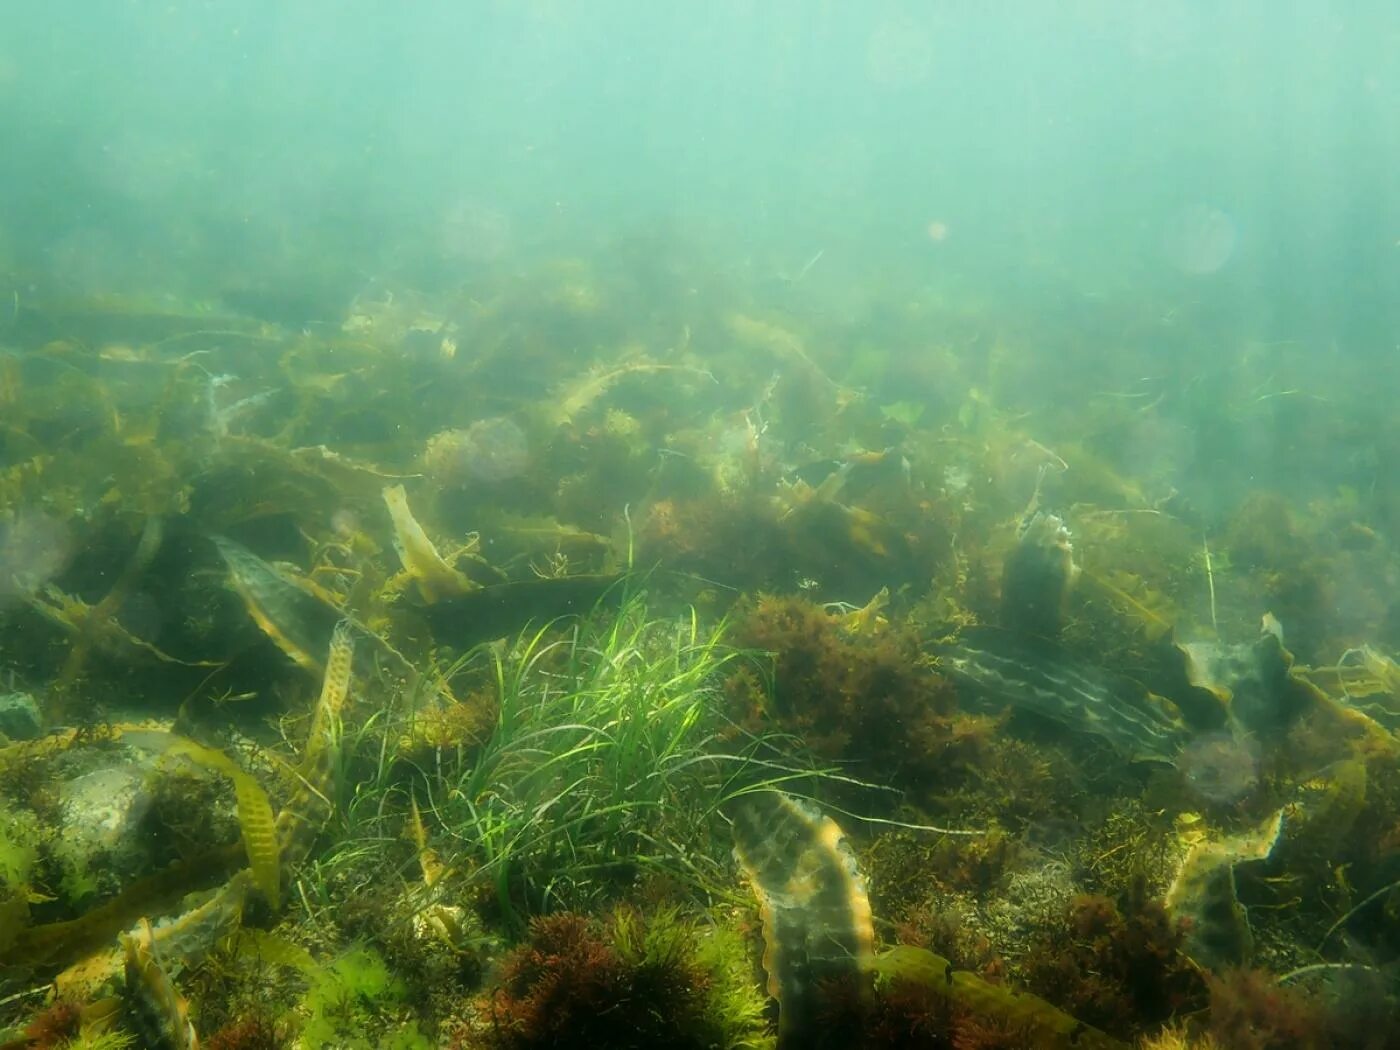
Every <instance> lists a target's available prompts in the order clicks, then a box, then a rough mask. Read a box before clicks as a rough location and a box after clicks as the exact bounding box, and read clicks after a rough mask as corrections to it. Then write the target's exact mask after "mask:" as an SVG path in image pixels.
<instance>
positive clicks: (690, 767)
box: [430, 597, 822, 925]
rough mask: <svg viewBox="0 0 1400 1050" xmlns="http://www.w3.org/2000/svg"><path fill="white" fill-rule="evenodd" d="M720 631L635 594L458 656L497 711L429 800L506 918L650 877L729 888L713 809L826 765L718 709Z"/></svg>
mask: <svg viewBox="0 0 1400 1050" xmlns="http://www.w3.org/2000/svg"><path fill="white" fill-rule="evenodd" d="M722 634H723V626H722V625H721V626H720V627H718V628H715V629H713V630H706V629H704V628H702V627H701V625H700V623H699V621H698V619H697V617H696V616H695V614H694V613H693V612H691V613H689V614H687V615H686V616H684V617H681V618H677V619H668V618H659V619H658V618H653V617H651V616H650V615H649V613H648V609H647V607H646V604H645V601H644V599H642V598H639V597H633V598H631V599H629V600H628V601H626V602H624V604H623V606H622V608H621V609H620V610H619V611H617V612H615V613H607V614H595V615H594V616H593V617H592V618H590V619H586V620H584V621H581V622H578V623H576V624H574V625H573V626H572V627H571V628H569V629H567V630H565V631H564V632H563V633H562V634H561V628H560V626H559V625H551V626H549V627H546V628H544V629H541V630H539V631H537V632H535V633H533V634H531V635H529V636H527V637H525V638H522V639H521V640H520V641H519V643H518V644H517V645H515V646H514V647H513V648H511V649H509V650H507V651H505V652H501V651H499V650H493V649H482V650H478V651H477V652H476V653H475V654H473V655H472V656H469V657H468V658H467V661H468V662H470V661H471V660H474V659H477V660H479V659H489V660H490V661H491V667H492V670H493V672H494V676H495V682H496V688H497V690H498V692H499V703H500V707H499V715H498V719H497V722H496V726H495V729H494V731H493V732H492V734H491V736H490V738H489V739H488V740H487V741H486V743H485V745H484V747H483V748H482V749H481V750H480V751H478V752H477V753H476V754H474V755H472V756H471V758H470V759H469V760H468V759H464V760H462V761H461V762H460V763H458V762H452V763H448V764H446V765H445V766H444V768H443V769H442V770H441V780H440V781H439V782H437V783H432V782H431V781H430V784H431V786H432V787H433V788H434V790H433V791H432V798H431V805H432V809H433V812H434V816H435V822H436V823H437V824H438V826H439V828H440V829H442V830H443V831H445V832H446V833H447V834H448V835H449V836H450V837H451V838H452V840H453V841H454V845H453V847H452V849H451V850H450V852H451V853H452V854H455V858H456V859H455V860H454V863H455V864H462V863H463V862H465V866H466V867H467V869H468V870H470V871H472V872H473V873H474V874H475V876H476V877H478V878H482V879H487V880H489V881H490V883H491V885H492V887H493V888H494V893H495V897H496V901H497V902H498V906H499V909H500V911H501V913H502V917H503V919H504V920H505V921H506V922H507V923H509V924H512V925H521V924H523V919H524V916H525V915H526V914H528V913H531V912H538V911H547V910H553V909H556V908H571V909H588V908H589V907H590V906H593V905H596V904H598V903H599V902H601V901H603V900H606V899H608V898H610V897H614V896H618V895H620V894H623V893H625V892H626V891H627V890H628V888H629V887H632V886H634V885H635V883H636V882H637V881H638V880H640V879H642V878H644V877H645V876H647V875H657V876H661V877H662V878H663V879H665V880H668V881H669V882H670V883H672V884H674V883H677V882H679V883H683V884H686V885H688V886H689V887H691V888H692V889H693V890H698V891H699V892H700V893H701V894H702V895H704V896H707V897H709V898H711V899H712V898H713V897H715V896H718V895H728V894H730V893H733V892H735V891H736V890H737V889H738V887H737V886H736V885H735V884H734V879H733V876H732V874H731V873H730V869H729V868H728V866H727V863H726V858H727V856H728V854H729V851H730V845H731V843H730V834H729V831H728V828H727V826H726V825H725V823H724V820H723V817H722V815H721V810H722V808H723V807H724V806H725V805H726V803H728V802H730V801H731V800H733V799H734V798H736V797H738V796H739V795H742V794H744V793H746V792H749V791H755V790H764V789H768V788H773V787H779V786H783V787H788V788H791V787H794V786H796V787H798V788H799V789H802V788H803V787H804V784H803V782H805V781H808V780H809V779H810V778H812V777H813V776H820V775H822V774H821V773H819V772H818V771H814V770H812V769H809V768H804V767H803V766H802V764H801V763H793V762H791V761H790V760H786V759H785V758H784V751H785V750H787V749H785V748H782V747H781V746H780V745H781V744H782V743H783V741H782V740H781V739H780V738H779V737H777V736H756V735H754V734H752V733H749V732H746V731H744V730H741V729H740V728H739V727H737V726H736V725H734V724H733V723H732V722H731V721H730V720H729V719H728V718H726V717H725V715H724V713H723V710H722V707H721V704H720V697H719V695H718V685H719V682H720V679H721V676H722V675H723V673H724V671H725V668H726V666H727V665H728V664H729V663H730V662H731V661H733V660H735V659H737V658H740V657H741V655H742V654H741V653H740V652H739V651H737V650H734V649H731V648H728V647H726V646H725V645H724V644H723V642H722ZM434 779H436V778H434ZM805 787H806V789H807V790H810V784H806V785H805Z"/></svg>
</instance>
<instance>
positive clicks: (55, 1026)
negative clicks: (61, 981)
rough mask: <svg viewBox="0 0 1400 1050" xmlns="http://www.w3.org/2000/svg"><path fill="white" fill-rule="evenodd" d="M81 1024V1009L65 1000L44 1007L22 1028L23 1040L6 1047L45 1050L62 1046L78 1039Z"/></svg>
mask: <svg viewBox="0 0 1400 1050" xmlns="http://www.w3.org/2000/svg"><path fill="white" fill-rule="evenodd" d="M82 1023H83V1008H82V1007H81V1006H79V1005H78V1004H77V1003H75V1002H71V1001H69V1000H67V999H59V1000H58V1001H57V1002H55V1003H52V1004H51V1005H49V1006H47V1007H45V1008H44V1009H43V1010H41V1011H40V1012H39V1013H37V1014H35V1015H34V1017H33V1019H32V1020H30V1022H29V1024H27V1025H25V1026H24V1038H23V1039H21V1040H19V1041H18V1042H15V1043H8V1044H6V1047H22V1048H23V1050H47V1048H49V1047H58V1046H63V1045H64V1044H65V1043H67V1042H69V1041H70V1040H73V1039H76V1038H77V1037H78V1031H79V1029H80V1028H81V1027H82Z"/></svg>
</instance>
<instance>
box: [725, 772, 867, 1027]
mask: <svg viewBox="0 0 1400 1050" xmlns="http://www.w3.org/2000/svg"><path fill="white" fill-rule="evenodd" d="M734 854H735V857H736V858H737V859H738V861H739V865H740V866H741V867H742V868H743V870H744V874H745V875H746V876H747V877H748V879H749V882H750V883H751V884H752V885H753V889H754V893H755V894H756V895H757V896H758V900H759V906H760V908H761V911H762V914H763V941H764V952H763V968H764V969H765V970H766V971H767V973H768V994H769V995H771V996H772V997H773V998H774V999H776V1000H777V1001H778V1006H779V1015H778V1018H779V1020H778V1041H779V1045H780V1046H785V1047H798V1046H801V1047H815V1046H827V1045H832V1044H829V1043H828V1042H827V1041H826V1039H825V1037H824V1035H823V1031H822V1004H823V997H824V996H825V995H826V994H829V993H830V992H831V991H832V989H833V986H836V987H844V988H846V989H849V990H851V991H853V992H855V993H856V994H857V996H858V997H859V996H860V995H861V993H862V992H863V991H865V990H866V989H867V988H868V985H869V970H870V962H871V959H872V957H873V953H874V941H875V935H874V928H873V925H872V920H871V914H870V899H869V897H867V895H866V891H865V880H864V879H863V878H862V877H861V874H860V872H859V871H858V870H857V868H856V862H855V857H854V856H853V855H852V853H851V851H850V849H849V847H848V846H847V845H846V841H845V837H844V835H843V834H842V832H841V829H840V828H839V827H838V826H837V825H836V822H835V821H834V820H832V819H831V818H830V817H826V816H823V815H822V814H820V813H819V812H817V810H816V809H815V807H812V806H809V805H807V804H805V803H802V802H800V801H798V800H797V799H794V798H791V797H790V796H788V795H785V794H783V793H782V792H779V791H764V792H757V793H755V794H752V795H746V796H744V797H743V798H741V799H740V800H739V803H738V806H737V809H736V812H735V815H734Z"/></svg>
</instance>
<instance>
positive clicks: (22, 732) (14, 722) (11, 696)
mask: <svg viewBox="0 0 1400 1050" xmlns="http://www.w3.org/2000/svg"><path fill="white" fill-rule="evenodd" d="M43 728H44V719H43V715H42V714H41V713H40V711H39V702H38V701H37V700H35V699H34V697H32V696H30V695H29V694H28V693H0V734H4V735H5V736H7V737H9V738H10V739H11V740H33V739H34V738H35V737H37V736H38V735H39V734H40V733H41V732H43Z"/></svg>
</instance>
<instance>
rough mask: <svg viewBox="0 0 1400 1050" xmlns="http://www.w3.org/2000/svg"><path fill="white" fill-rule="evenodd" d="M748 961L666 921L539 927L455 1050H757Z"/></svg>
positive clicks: (759, 1019)
mask: <svg viewBox="0 0 1400 1050" xmlns="http://www.w3.org/2000/svg"><path fill="white" fill-rule="evenodd" d="M744 961H745V955H744V950H743V946H742V943H741V942H739V941H738V940H737V938H733V937H732V935H727V934H725V933H724V932H723V931H714V932H709V931H702V929H701V928H700V927H698V926H696V925H694V924H693V923H691V922H689V921H687V920H685V919H683V918H681V917H680V916H679V914H678V913H676V912H674V911H663V912H659V913H656V914H654V915H651V916H646V917H643V916H641V915H639V914H637V913H636V912H633V911H629V910H626V909H623V910H618V911H615V912H614V913H613V914H612V915H611V916H610V918H608V919H607V920H606V921H605V922H597V921H593V920H589V919H586V918H584V917H583V916H581V915H578V914H575V913H568V912H563V913H558V914H555V915H549V916H543V917H540V918H536V919H534V920H533V921H532V922H531V924H530V929H529V935H528V937H527V938H526V940H525V942H524V943H523V944H521V945H520V946H519V947H517V948H516V949H514V950H513V951H512V952H511V953H510V954H509V955H508V956H507V957H506V959H505V961H504V962H503V963H502V966H501V969H500V971H499V974H498V976H497V980H496V983H495V986H494V987H493V988H491V989H490V990H488V991H487V992H486V993H484V994H483V996H482V997H481V998H480V999H479V1000H478V1002H477V1004H476V1016H475V1017H474V1018H471V1019H467V1020H465V1021H463V1022H462V1023H461V1024H459V1025H458V1031H457V1034H456V1037H455V1039H454V1041H453V1043H452V1045H453V1046H454V1047H460V1048H473V1047H474V1048H481V1050H533V1048H546V1047H552V1048H565V1047H579V1048H581V1050H582V1048H585V1047H610V1048H615V1050H629V1048H636V1050H647V1048H652V1047H659V1046H673V1047H676V1048H677V1050H687V1048H694V1050H741V1048H742V1050H764V1048H769V1047H771V1046H772V1045H773V1044H772V1037H771V1036H770V1035H768V1034H767V1033H766V1022H765V1018H764V1009H763V1000H762V998H761V997H760V996H759V994H758V992H757V990H756V989H755V988H753V987H752V985H751V984H750V983H749V982H748V981H747V980H745V975H744V973H743V970H744V965H743V964H744Z"/></svg>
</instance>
